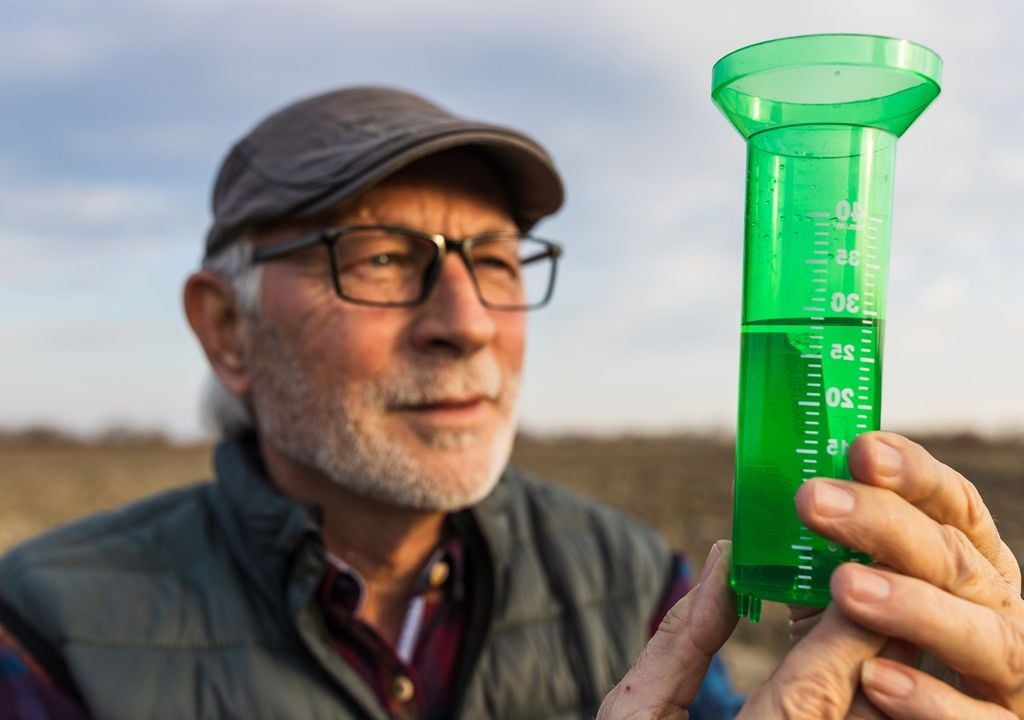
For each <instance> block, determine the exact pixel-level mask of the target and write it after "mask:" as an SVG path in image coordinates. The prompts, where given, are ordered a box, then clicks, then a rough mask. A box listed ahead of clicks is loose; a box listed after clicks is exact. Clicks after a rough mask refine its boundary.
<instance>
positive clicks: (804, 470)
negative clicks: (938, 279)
mask: <svg viewBox="0 0 1024 720" xmlns="http://www.w3.org/2000/svg"><path fill="white" fill-rule="evenodd" d="M941 68H942V61H941V60H940V59H939V57H938V55H936V54H935V53H934V52H932V51H931V50H928V49H927V48H925V47H922V46H920V45H916V44H914V43H911V42H907V41H905V40H896V39H893V38H883V37H874V36H867V35H811V36H803V37H793V38H783V39H780V40H772V41H769V42H765V43H760V44H758V45H752V46H750V47H746V48H743V49H741V50H737V51H736V52H733V53H731V54H729V55H726V56H725V57H724V58H722V59H721V60H719V61H718V63H716V64H715V67H714V70H713V83H712V85H713V89H712V98H713V99H714V102H715V104H716V105H718V107H719V109H721V110H722V112H723V113H724V114H725V116H726V117H727V118H728V119H729V121H730V122H731V123H732V124H733V125H734V126H735V127H736V128H737V129H738V130H739V131H740V133H741V134H742V135H743V137H744V138H745V139H746V141H747V190H746V192H747V197H746V221H745V238H744V267H743V317H742V328H741V351H740V352H741V358H740V397H739V421H738V428H737V442H736V477H735V486H734V505H733V550H732V552H733V555H732V558H733V564H732V573H731V582H732V586H733V588H734V589H735V591H736V593H737V597H738V600H739V613H740V615H741V616H747V617H749V618H750V619H751V620H753V621H755V622H756V621H757V620H758V619H759V617H760V612H761V601H762V600H772V601H777V602H785V603H791V604H798V605H815V606H822V605H826V604H827V603H828V601H829V589H828V583H829V577H830V576H831V574H832V570H833V569H834V568H835V567H836V566H837V565H838V564H839V563H842V562H846V561H849V560H857V561H867V560H868V558H867V557H866V556H864V555H861V554H858V553H854V552H851V551H849V550H847V549H845V548H842V547H839V546H837V545H834V544H832V543H829V542H827V541H825V540H824V539H822V538H820V537H818V536H817V535H815V534H813V533H811V532H810V531H809V530H807V529H806V528H805V527H803V525H802V524H801V523H800V520H799V519H798V517H797V515H796V510H795V508H794V504H793V498H794V495H795V493H796V490H797V489H798V488H799V486H800V484H801V483H802V482H804V481H806V480H807V479H809V478H812V477H822V476H824V477H834V478H845V479H849V478H850V474H849V471H848V469H847V462H846V457H847V450H848V448H849V445H850V443H851V442H852V441H853V440H854V438H856V436H857V435H859V434H860V433H862V432H865V431H868V430H874V429H878V427H879V422H880V411H881V390H882V338H883V329H884V324H885V305H886V303H885V300H886V288H887V281H888V262H889V240H890V226H891V221H892V198H893V170H894V164H895V149H896V138H897V137H899V136H900V135H901V134H902V133H903V132H904V131H905V130H906V129H907V128H908V127H909V126H910V125H911V123H913V122H914V120H915V119H916V118H917V117H918V115H920V114H921V112H922V111H923V110H924V109H925V108H926V107H927V106H928V105H929V103H931V101H932V100H934V99H935V97H936V96H937V95H938V93H939V80H940V74H941Z"/></svg>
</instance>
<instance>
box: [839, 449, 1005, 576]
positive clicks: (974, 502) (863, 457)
mask: <svg viewBox="0 0 1024 720" xmlns="http://www.w3.org/2000/svg"><path fill="white" fill-rule="evenodd" d="M849 466H850V472H851V474H852V475H853V477H854V478H855V479H856V480H859V481H860V482H862V483H867V484H869V485H873V486H875V487H879V488H885V489H887V490H891V491H893V492H894V493H896V494H897V495H899V496H900V497H902V498H904V499H905V500H906V501H907V502H909V503H910V504H911V505H913V506H914V507H916V508H918V509H919V510H920V511H921V512H922V513H924V514H925V515H926V516H928V517H930V518H932V519H933V520H935V522H937V523H939V524H940V525H950V526H952V527H955V528H958V529H959V530H960V531H961V532H962V533H963V534H964V535H965V536H966V537H967V539H968V540H970V542H971V544H973V545H974V546H975V547H976V548H978V550H979V551H980V552H981V554H982V555H984V556H985V557H986V558H988V559H989V561H990V562H991V563H992V564H993V565H994V566H995V567H996V569H997V570H998V571H999V573H1000V574H1001V575H1002V576H1003V577H1004V578H1006V579H1007V580H1009V581H1010V582H1011V584H1012V585H1013V586H1014V588H1015V589H1016V592H1017V593H1018V594H1019V593H1020V587H1021V585H1020V568H1019V566H1018V565H1017V562H1016V560H1015V559H1014V557H1013V553H1012V552H1010V550H1009V548H1008V547H1007V546H1006V544H1005V543H1004V542H1003V541H1002V539H1001V538H1000V537H999V532H998V530H997V529H996V525H995V522H994V521H993V519H992V515H991V513H990V512H989V510H988V508H987V507H986V506H985V503H984V501H983V500H982V498H981V495H980V494H979V493H978V490H977V488H975V487H974V485H973V484H972V483H970V482H969V481H968V480H967V479H966V478H965V477H964V476H963V475H961V474H960V473H958V472H957V471H956V470H954V469H952V468H951V467H949V466H948V465H945V464H943V463H941V462H939V461H938V460H936V459H935V458H933V457H932V456H931V455H930V454H929V453H928V452H927V451H926V450H925V449H924V448H922V447H921V446H920V445H918V444H917V443H915V442H912V441H910V440H908V439H907V438H905V437H902V436H900V435H896V434H895V433H888V432H871V433H865V434H864V435H861V436H860V437H859V438H857V440H855V441H854V443H853V445H851V447H850V454H849Z"/></svg>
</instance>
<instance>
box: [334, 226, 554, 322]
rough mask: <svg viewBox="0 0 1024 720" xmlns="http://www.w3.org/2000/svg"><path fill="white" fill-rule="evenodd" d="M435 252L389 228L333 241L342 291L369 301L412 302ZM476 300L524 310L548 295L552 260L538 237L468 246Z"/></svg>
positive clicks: (480, 241)
mask: <svg viewBox="0 0 1024 720" xmlns="http://www.w3.org/2000/svg"><path fill="white" fill-rule="evenodd" d="M437 254H438V248H437V246H436V245H435V244H434V242H433V241H431V240H429V239H427V238H423V237H418V236H416V235H411V234H406V233H401V232H397V231H393V230H384V229H368V230H358V231H353V232H350V233H345V234H344V235H342V236H341V237H339V238H338V239H337V241H336V242H335V243H334V256H335V265H336V268H337V271H338V286H339V287H340V289H341V292H342V294H343V295H344V296H345V297H347V298H349V299H351V300H356V301H362V302H369V303H414V302H416V301H417V300H418V299H419V298H421V297H422V292H423V282H424V280H425V279H426V278H427V276H428V274H429V272H428V271H429V270H430V268H431V265H432V264H433V263H434V261H435V259H436V257H437ZM469 257H470V263H471V265H472V273H473V276H474V279H475V281H476V284H477V288H478V291H479V293H480V297H481V299H482V300H483V301H484V302H485V303H486V304H488V305H491V306H494V307H508V308H525V307H529V306H531V305H536V304H539V303H542V302H543V301H544V300H545V299H546V298H547V295H548V293H549V289H550V285H551V281H552V276H553V272H554V258H553V256H552V252H551V248H550V246H549V245H548V244H547V243H545V242H544V241H541V240H537V239H535V238H530V237H521V236H518V235H514V234H508V235H494V236H486V237H482V238H479V239H476V240H474V241H473V242H472V243H471V244H470V247H469Z"/></svg>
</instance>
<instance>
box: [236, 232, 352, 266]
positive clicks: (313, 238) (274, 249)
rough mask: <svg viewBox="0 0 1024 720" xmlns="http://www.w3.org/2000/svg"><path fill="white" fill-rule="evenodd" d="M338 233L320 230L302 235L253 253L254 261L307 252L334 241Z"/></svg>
mask: <svg viewBox="0 0 1024 720" xmlns="http://www.w3.org/2000/svg"><path fill="white" fill-rule="evenodd" d="M335 236H336V233H333V232H330V231H325V230H320V231H317V232H315V233H311V234H309V235H302V236H300V237H297V238H295V239H293V240H288V241H287V242H283V243H281V244H280V245H271V246H270V247H266V248H258V249H256V250H254V251H253V253H252V261H253V262H254V263H258V262H263V261H264V260H273V259H275V258H279V257H283V256H284V255H291V254H292V253H294V252H298V251H299V250H305V249H306V248H308V247H312V246H314V245H317V244H318V243H328V242H331V241H332V240H334V237H335Z"/></svg>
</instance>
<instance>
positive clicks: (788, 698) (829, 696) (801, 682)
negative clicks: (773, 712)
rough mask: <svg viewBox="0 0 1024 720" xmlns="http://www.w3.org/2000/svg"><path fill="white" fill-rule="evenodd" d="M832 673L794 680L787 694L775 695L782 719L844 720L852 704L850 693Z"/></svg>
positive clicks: (788, 686)
mask: <svg viewBox="0 0 1024 720" xmlns="http://www.w3.org/2000/svg"><path fill="white" fill-rule="evenodd" d="M828 675H830V673H815V674H813V675H805V676H803V677H799V678H794V679H793V681H792V682H791V683H790V684H788V685H787V687H786V688H785V692H781V691H778V692H776V693H775V700H776V703H775V704H776V707H777V708H778V710H779V717H780V718H781V720H843V718H845V717H846V711H847V706H848V704H849V697H848V695H849V692H848V691H845V692H844V690H843V689H842V688H841V687H840V686H839V683H838V682H835V681H834V680H833V679H832V678H830V677H828Z"/></svg>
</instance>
